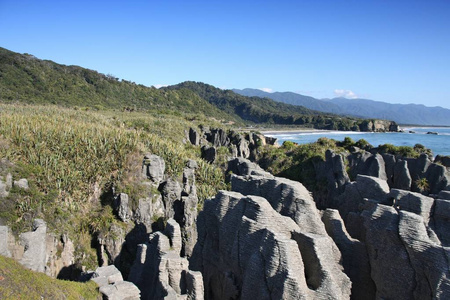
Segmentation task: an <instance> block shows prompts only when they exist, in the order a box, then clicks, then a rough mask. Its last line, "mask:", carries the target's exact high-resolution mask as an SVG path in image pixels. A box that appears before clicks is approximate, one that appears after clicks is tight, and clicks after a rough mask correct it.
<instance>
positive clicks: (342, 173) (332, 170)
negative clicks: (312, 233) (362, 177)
mask: <svg viewBox="0 0 450 300" xmlns="http://www.w3.org/2000/svg"><path fill="white" fill-rule="evenodd" d="M314 169H315V171H316V180H317V181H318V182H323V181H325V182H326V183H327V190H328V195H327V197H326V198H325V199H315V201H316V203H317V206H318V207H319V208H321V209H322V208H327V207H336V205H335V204H333V201H334V199H335V198H336V197H337V196H339V195H340V194H342V192H343V191H344V189H345V185H346V184H348V183H350V178H349V176H348V174H347V171H346V166H345V158H344V155H341V154H336V153H334V152H333V151H331V150H327V151H326V152H325V161H321V162H316V163H314Z"/></svg>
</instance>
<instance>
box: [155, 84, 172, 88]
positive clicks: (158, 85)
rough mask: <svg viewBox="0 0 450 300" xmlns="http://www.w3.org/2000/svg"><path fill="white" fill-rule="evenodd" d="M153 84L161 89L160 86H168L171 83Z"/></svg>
mask: <svg viewBox="0 0 450 300" xmlns="http://www.w3.org/2000/svg"><path fill="white" fill-rule="evenodd" d="M153 86H154V87H155V88H157V89H159V88H162V87H166V86H169V85H168V84H154V85H153Z"/></svg>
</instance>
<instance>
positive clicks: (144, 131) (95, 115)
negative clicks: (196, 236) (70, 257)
mask: <svg viewBox="0 0 450 300" xmlns="http://www.w3.org/2000/svg"><path fill="white" fill-rule="evenodd" d="M201 121H202V122H204V121H205V120H201ZM196 125H198V124H196V123H195V122H193V121H192V120H187V119H186V118H183V117H179V116H176V115H173V114H172V115H161V114H158V113H156V112H155V113H139V112H137V113H130V112H117V111H92V110H89V111H85V110H80V109H68V108H61V107H56V106H30V105H17V104H15V105H6V104H3V105H0V158H6V159H7V160H8V161H10V162H12V163H13V164H14V165H15V166H16V171H17V170H18V171H17V172H16V173H17V174H15V175H14V176H15V177H16V178H18V177H20V178H23V177H25V178H28V179H29V181H30V187H31V188H30V190H29V191H27V192H23V193H25V194H26V193H28V194H26V195H25V196H26V197H25V199H26V201H24V197H15V198H11V197H10V199H9V200H10V201H13V202H14V203H12V204H11V205H9V206H4V207H8V209H9V208H12V209H13V210H14V212H13V213H10V212H0V213H2V215H1V216H0V217H2V216H7V217H8V218H7V219H8V220H7V221H8V222H9V223H10V224H15V225H14V226H15V228H21V229H24V228H25V227H26V226H25V225H27V224H28V226H29V225H30V224H31V219H32V218H34V217H43V218H44V219H45V220H46V221H47V223H48V225H49V228H50V229H51V230H53V231H55V232H61V233H62V232H68V233H69V234H71V236H72V238H74V237H75V238H79V239H80V240H79V241H78V242H80V243H79V247H80V249H82V250H80V251H83V252H86V251H87V248H88V245H85V244H87V242H88V236H89V234H92V233H93V232H92V231H95V230H99V229H102V230H106V231H107V230H108V224H96V223H95V222H92V220H94V219H96V218H101V220H106V221H108V220H109V221H111V220H112V218H114V216H113V215H112V211H111V210H110V209H108V208H107V207H105V205H108V201H106V202H105V201H103V200H104V199H103V197H104V196H102V193H104V192H106V191H107V187H113V186H119V185H120V183H121V182H122V181H126V178H124V177H126V176H125V175H126V174H125V172H126V164H127V161H129V160H130V159H137V160H139V162H138V164H139V163H141V162H142V158H143V155H144V154H145V153H153V154H156V155H159V156H161V157H162V158H163V159H164V160H165V163H166V174H167V175H168V176H171V177H173V178H175V179H179V178H181V174H182V171H183V168H184V167H185V165H186V162H187V161H188V160H189V159H195V160H196V161H198V162H199V168H198V169H197V171H196V173H197V188H198V195H199V198H200V201H203V200H204V199H205V198H207V197H211V196H213V195H214V194H215V193H216V192H217V190H218V189H223V188H226V185H225V183H224V174H223V172H222V171H221V170H220V169H219V168H218V167H217V166H215V165H210V164H207V163H204V162H203V161H202V160H201V159H200V151H199V148H198V147H194V146H192V145H189V144H186V143H183V142H182V141H183V139H184V138H185V133H184V130H185V129H188V128H189V126H196ZM0 208H1V207H0ZM27 214H28V215H29V217H28V218H25V217H24V216H27ZM20 224H22V225H23V226H19V225H20ZM100 225H101V226H100ZM88 252H89V251H88ZM93 255H95V253H93ZM82 256H83V255H81V256H80V257H82ZM85 259H88V260H91V261H93V260H92V258H85Z"/></svg>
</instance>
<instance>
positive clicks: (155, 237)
mask: <svg viewBox="0 0 450 300" xmlns="http://www.w3.org/2000/svg"><path fill="white" fill-rule="evenodd" d="M168 224H170V225H169V227H168V228H166V230H165V232H166V234H168V235H169V236H167V235H165V234H164V233H162V232H156V233H153V234H151V235H150V238H149V240H148V242H147V243H145V244H141V245H139V249H138V254H137V257H136V260H135V262H134V264H133V266H132V268H131V272H130V275H129V277H128V280H130V281H132V282H134V283H135V284H136V285H137V286H138V287H139V289H140V290H141V295H142V299H203V280H202V276H201V274H200V273H198V272H193V271H191V270H189V262H188V260H187V259H186V258H184V257H180V250H181V235H180V228H179V226H178V223H177V222H176V221H175V220H173V219H169V221H168Z"/></svg>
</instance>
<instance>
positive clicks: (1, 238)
mask: <svg viewBox="0 0 450 300" xmlns="http://www.w3.org/2000/svg"><path fill="white" fill-rule="evenodd" d="M9 235H10V233H9V228H8V226H0V255H3V256H6V257H11V252H10V251H9V248H8V243H9Z"/></svg>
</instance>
